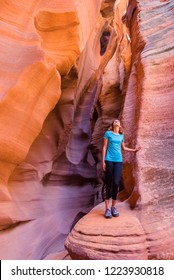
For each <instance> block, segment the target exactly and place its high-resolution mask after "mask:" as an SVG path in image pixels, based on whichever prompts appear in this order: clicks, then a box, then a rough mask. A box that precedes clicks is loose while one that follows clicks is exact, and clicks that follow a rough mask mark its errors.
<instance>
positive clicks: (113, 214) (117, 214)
mask: <svg viewBox="0 0 174 280" xmlns="http://www.w3.org/2000/svg"><path fill="white" fill-rule="evenodd" d="M111 213H112V216H113V217H118V216H119V212H118V211H117V208H116V207H115V206H112V207H111Z"/></svg>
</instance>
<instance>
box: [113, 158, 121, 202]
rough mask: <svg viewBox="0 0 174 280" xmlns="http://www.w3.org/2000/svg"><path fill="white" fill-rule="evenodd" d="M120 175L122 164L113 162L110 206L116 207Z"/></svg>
mask: <svg viewBox="0 0 174 280" xmlns="http://www.w3.org/2000/svg"><path fill="white" fill-rule="evenodd" d="M121 173H122V162H114V175H113V191H112V206H115V205H116V201H117V200H116V199H117V194H118V190H119V183H120V179H121Z"/></svg>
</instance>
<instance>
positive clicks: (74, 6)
mask: <svg viewBox="0 0 174 280" xmlns="http://www.w3.org/2000/svg"><path fill="white" fill-rule="evenodd" d="M0 7H1V9H0V16H1V19H2V20H1V23H0V34H1V38H0V49H1V54H0V59H1V67H0V73H1V75H0V76H1V78H0V95H1V104H0V106H1V108H0V109H1V110H0V123H1V129H0V200H1V203H0V229H1V231H0V257H1V259H69V258H70V257H71V258H73V259H74V258H75V259H173V258H174V247H173V244H174V242H173V241H174V240H173V236H174V234H173V231H174V225H173V178H174V176H173V175H174V174H173V150H172V147H173V129H174V127H173V107H172V106H173V105H172V104H173V103H172V101H173V97H172V92H173V87H174V84H173V79H172V71H173V68H174V54H173V41H172V38H173V29H172V24H173V14H172V11H173V3H172V1H148V0H146V1H138V3H137V1H134V0H131V1H114V0H111V1H100V0H98V1H93V0H90V1H89V0H83V1H82V0H64V1H62V0H50V1H48V0H44V1H36V0H32V1H30V2H27V1H22V2H21V1H18V0H15V1H11V0H8V1H2V3H1V4H0ZM9 7H10V9H9ZM100 9H101V13H100ZM116 117H120V118H121V122H122V126H123V130H124V134H125V142H126V145H127V146H129V147H134V146H135V145H136V144H138V145H140V146H141V147H142V149H141V150H140V151H139V152H138V153H137V154H136V155H135V154H133V153H132V154H130V153H127V152H124V154H123V158H124V164H123V176H122V185H123V190H122V191H121V192H120V194H119V198H120V202H119V205H118V206H119V210H120V217H119V218H118V219H115V220H114V219H112V220H106V219H104V217H103V214H104V205H103V204H99V205H98V206H96V205H97V204H98V203H99V202H101V195H100V192H101V187H102V184H103V173H102V170H101V149H102V139H103V134H104V132H105V130H106V129H108V127H109V125H110V123H111V122H112V120H113V119H114V118H116ZM121 201H122V202H121ZM94 206H96V207H95V208H93V207H94ZM92 208H93V210H92V211H91V212H90V213H89V214H87V213H88V212H89V211H90V210H91V209H92ZM85 214H87V215H85ZM84 215H85V216H84ZM83 216H84V217H83ZM82 217H83V218H82ZM79 219H80V221H79V222H78V220H79ZM77 222H78V223H77ZM75 224H76V225H75ZM74 225H75V226H74ZM70 231H71V233H70V234H69V232H70ZM68 234H69V236H68ZM67 236H68V238H67ZM77 241H78V242H77ZM64 243H65V246H66V248H67V250H68V252H69V253H70V256H69V255H67V251H65V248H64Z"/></svg>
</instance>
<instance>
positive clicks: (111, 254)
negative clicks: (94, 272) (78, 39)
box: [65, 1, 174, 259]
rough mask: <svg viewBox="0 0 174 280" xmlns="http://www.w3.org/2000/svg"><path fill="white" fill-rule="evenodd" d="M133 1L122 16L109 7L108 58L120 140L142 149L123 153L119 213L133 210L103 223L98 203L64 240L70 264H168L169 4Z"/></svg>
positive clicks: (172, 56)
mask: <svg viewBox="0 0 174 280" xmlns="http://www.w3.org/2000/svg"><path fill="white" fill-rule="evenodd" d="M123 2H124V1H123ZM123 2H122V3H123ZM125 2H126V1H125ZM138 2H139V3H138V5H137V2H136V1H129V5H128V7H127V11H126V13H124V9H125V5H123V6H121V5H122V3H121V1H116V4H115V12H116V15H117V16H116V30H117V32H118V33H117V36H118V41H117V53H116V54H118V53H119V52H120V54H121V55H118V58H120V60H119V63H120V65H123V66H124V67H123V66H122V68H121V69H124V71H123V70H121V71H122V72H121V73H123V76H122V78H123V83H122V99H123V101H122V102H124V107H123V110H122V112H121V117H122V124H123V127H124V132H125V141H126V143H127V144H128V145H129V146H134V145H135V144H136V143H137V144H138V145H140V146H141V147H142V149H141V151H140V152H139V153H138V154H137V156H136V157H135V155H133V154H131V153H126V152H125V153H124V170H123V183H124V190H123V192H121V193H120V197H121V199H126V198H127V203H128V204H127V207H128V205H130V207H131V208H132V209H134V210H131V211H130V210H128V208H127V207H126V208H124V207H125V206H124V204H123V203H122V204H118V208H119V209H120V217H119V218H118V219H115V220H114V219H112V220H111V221H110V220H109V222H108V221H107V220H104V219H103V212H104V205H100V206H97V207H96V208H94V209H93V210H92V211H91V212H90V213H89V214H88V215H87V216H85V217H84V218H83V219H82V220H80V221H79V223H78V224H77V225H76V226H75V227H74V229H73V230H72V231H71V233H70V235H69V236H68V238H67V240H66V242H65V246H66V248H67V249H68V251H69V253H70V255H71V257H72V258H73V259H134V258H135V259H174V247H173V244H174V243H173V229H174V226H173V178H174V170H173V157H172V145H173V141H174V138H173V132H172V131H173V128H174V127H173V123H172V121H171V120H172V119H173V109H172V104H173V103H172V95H171V93H172V91H173V87H174V84H173V80H172V79H171V73H172V69H173V67H174V51H173V43H172V41H171V38H172V37H173V36H172V34H173V29H172V15H173V3H172V1H167V2H164V3H159V2H155V3H154V2H150V1H138ZM117 4H118V10H117ZM125 4H126V3H125ZM118 11H119V12H120V18H121V20H119V16H118ZM162 15H165V19H164V20H163V17H162ZM121 21H122V22H123V24H126V26H127V28H128V29H127V30H130V40H131V51H130V50H129V49H130V46H129V47H127V43H125V42H124V40H125V38H126V37H124V36H123V35H119V34H122V32H123V30H124V25H123V26H121ZM119 38H120V39H119ZM119 42H120V43H119ZM124 47H125V48H124ZM123 55H124V57H123ZM130 61H131V63H130ZM130 66H131V68H130ZM161 221H162V223H161ZM129 230H130V232H128V231H129ZM134 230H135V231H134ZM125 236H126V237H125ZM77 240H78V243H79V244H78V245H77ZM79 240H80V241H79ZM133 240H134V241H133Z"/></svg>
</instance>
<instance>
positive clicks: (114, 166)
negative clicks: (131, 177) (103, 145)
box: [105, 161, 122, 200]
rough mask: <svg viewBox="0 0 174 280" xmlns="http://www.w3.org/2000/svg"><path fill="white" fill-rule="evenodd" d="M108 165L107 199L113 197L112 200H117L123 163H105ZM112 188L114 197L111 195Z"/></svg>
mask: <svg viewBox="0 0 174 280" xmlns="http://www.w3.org/2000/svg"><path fill="white" fill-rule="evenodd" d="M105 163H106V199H107V200H108V199H109V198H110V197H111V196H112V199H114V200H116V199H117V194H118V190H119V183H120V179H121V173H122V162H112V161H105ZM111 187H112V195H111Z"/></svg>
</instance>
